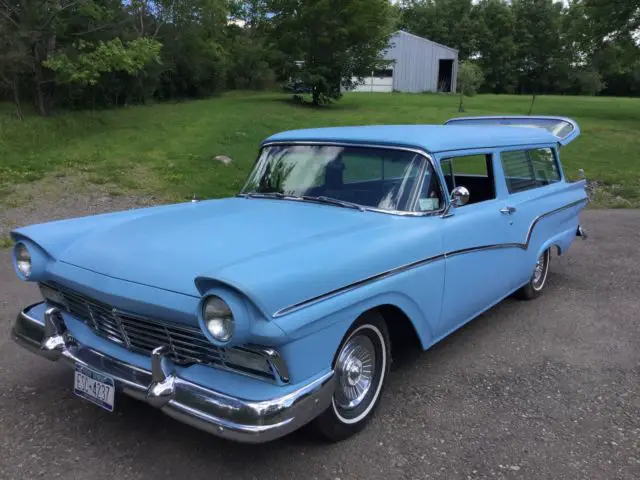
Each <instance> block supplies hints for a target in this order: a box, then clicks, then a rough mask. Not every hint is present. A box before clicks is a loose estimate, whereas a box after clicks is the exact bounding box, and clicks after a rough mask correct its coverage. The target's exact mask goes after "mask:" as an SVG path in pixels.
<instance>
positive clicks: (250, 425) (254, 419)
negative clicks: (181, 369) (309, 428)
mask: <svg viewBox="0 0 640 480" xmlns="http://www.w3.org/2000/svg"><path fill="white" fill-rule="evenodd" d="M33 306H34V305H32V306H31V307H28V308H26V309H25V310H23V311H22V312H21V313H20V314H19V315H18V318H17V320H16V323H15V325H14V326H13V329H12V331H11V336H12V338H13V339H14V340H15V341H16V342H17V343H18V344H19V345H21V346H22V347H25V348H27V349H28V350H30V351H32V352H34V353H36V354H38V355H40V356H42V357H44V358H47V359H49V360H52V361H56V360H63V361H65V362H66V363H68V364H69V365H71V366H72V367H75V365H77V364H79V365H83V366H86V367H89V368H92V369H94V370H97V371H99V372H102V373H104V374H106V375H109V376H111V377H113V379H114V383H115V386H116V389H117V390H119V391H121V392H123V393H125V394H126V395H129V396H131V397H134V398H137V399H138V400H142V401H145V402H147V403H149V404H150V405H152V406H154V407H156V408H159V409H161V410H162V411H163V412H164V413H166V414H167V415H169V416H171V417H173V418H175V419H177V420H179V421H181V422H183V423H186V424H188V425H191V426H194V427H196V428H199V429H201V430H204V431H207V432H209V433H212V434H214V435H216V436H219V437H222V438H226V439H230V440H235V441H240V442H246V443H262V442H268V441H271V440H274V439H276V438H279V437H282V436H284V435H286V434H288V433H290V432H293V431H294V430H297V429H298V428H300V427H302V426H303V425H305V424H306V423H308V422H309V421H310V420H312V419H313V418H315V417H316V416H317V415H319V414H320V413H322V411H324V410H325V409H326V408H327V407H329V405H330V404H331V398H332V396H333V392H334V375H333V372H328V373H327V374H325V375H323V376H321V377H319V378H317V379H315V380H313V381H311V382H310V383H308V384H306V385H303V386H302V387H300V388H298V389H297V390H295V391H293V392H290V393H288V394H286V395H283V396H281V397H277V398H273V399H270V400H263V401H250V400H244V399H241V398H237V397H233V396H230V395H227V394H225V393H222V392H218V391H215V390H211V389H209V388H205V387H202V386H200V385H198V384H195V383H193V382H190V381H187V380H185V379H182V378H180V376H179V375H178V374H177V373H176V370H175V367H174V364H173V363H172V362H171V360H170V359H169V358H168V357H167V354H168V353H169V348H168V347H166V346H160V347H158V348H156V349H155V350H153V352H152V355H151V371H150V372H149V371H148V370H145V369H142V368H139V367H137V366H135V365H131V364H129V363H125V362H122V361H120V360H118V359H116V358H113V357H110V356H107V355H104V354H103V353H100V352H98V351H97V350H94V349H92V348H89V347H87V346H83V345H81V344H80V343H79V342H77V340H75V339H74V338H73V337H72V336H71V335H70V334H69V332H68V331H67V328H66V326H65V324H64V320H63V318H62V316H61V315H60V313H59V311H58V310H57V309H56V308H49V309H47V310H46V311H45V314H44V318H43V319H39V318H35V317H34V316H32V315H29V313H28V312H29V310H30V309H31V308H32V307H33Z"/></svg>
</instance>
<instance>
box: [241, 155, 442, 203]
mask: <svg viewBox="0 0 640 480" xmlns="http://www.w3.org/2000/svg"><path fill="white" fill-rule="evenodd" d="M426 164H428V161H427V160H426V158H425V157H424V156H422V155H420V154H417V153H414V152H408V151H404V150H395V149H386V148H381V147H380V148H378V147H349V146H337V145H270V146H267V147H265V148H264V149H263V150H262V151H261V153H260V157H259V158H258V161H257V163H256V166H255V168H254V170H253V172H252V173H251V175H250V176H249V180H248V181H247V184H246V185H245V187H244V189H243V190H242V194H266V195H272V196H280V198H282V197H283V196H286V197H295V199H299V200H309V201H313V199H318V198H321V199H325V200H326V199H327V198H328V199H335V200H338V201H342V202H349V203H353V204H357V205H360V206H363V207H372V208H377V209H381V210H399V211H408V210H411V209H412V199H414V198H415V194H414V190H415V188H417V183H418V180H419V179H420V174H421V173H423V171H424V167H425V165H426ZM441 200H442V199H439V202H441ZM439 202H438V203H439ZM434 203H435V202H434Z"/></svg>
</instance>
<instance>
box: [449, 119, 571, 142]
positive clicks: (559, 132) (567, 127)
mask: <svg viewBox="0 0 640 480" xmlns="http://www.w3.org/2000/svg"><path fill="white" fill-rule="evenodd" d="M445 125H508V126H512V127H533V128H543V129H545V130H546V131H548V132H549V133H551V134H552V135H555V136H556V137H558V143H560V144H561V145H567V144H568V143H570V142H571V141H573V140H574V139H575V138H576V137H577V136H578V135H580V128H579V127H578V124H577V123H576V122H575V121H574V120H571V119H570V118H566V117H546V116H545V117H542V116H538V117H534V116H522V117H519V116H506V117H504V116H503V117H499V116H496V117H493V116H491V117H458V118H451V119H449V120H447V121H446V122H445Z"/></svg>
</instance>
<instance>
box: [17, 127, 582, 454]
mask: <svg viewBox="0 0 640 480" xmlns="http://www.w3.org/2000/svg"><path fill="white" fill-rule="evenodd" d="M578 134H579V129H578V126H577V124H576V123H575V122H574V121H572V120H570V119H566V118H555V117H471V118H456V119H453V120H450V121H449V122H447V123H446V125H442V126H435V125H406V126H366V127H342V128H321V129H311V130H297V131H290V132H284V133H280V134H277V135H274V136H272V137H270V138H268V139H267V140H265V141H264V142H263V143H262V145H261V149H260V152H259V156H258V159H257V162H256V164H255V167H254V169H253V172H252V173H251V175H250V176H249V178H248V181H247V183H246V185H245V186H244V188H243V189H242V191H241V192H240V193H239V194H238V196H237V197H235V198H225V199H219V200H208V201H201V202H190V203H184V204H179V205H169V206H159V207H154V208H144V209H140V210H133V211H128V212H122V213H112V214H106V215H96V216H91V217H86V218H77V219H71V220H63V221H56V222H51V223H46V224H41V225H33V226H29V227H25V228H19V229H17V230H15V231H14V232H12V238H13V240H14V241H15V248H14V266H15V270H16V272H17V275H18V276H19V277H20V278H21V279H22V280H25V281H30V282H37V283H38V285H39V287H40V290H41V292H42V296H43V297H44V301H43V302H42V303H38V304H35V305H31V306H29V307H27V308H25V309H24V310H23V311H22V313H20V314H19V316H18V318H17V321H16V323H15V325H14V327H13V330H12V336H13V338H14V339H15V340H16V341H17V342H18V343H19V344H20V345H22V346H24V347H26V348H28V349H30V350H32V351H33V352H35V353H37V354H39V355H41V356H43V357H45V358H48V359H50V360H58V359H60V360H63V361H65V362H66V363H68V364H69V365H71V366H72V367H73V368H74V372H75V375H74V385H73V389H74V392H75V393H76V394H77V395H78V396H80V397H82V398H84V399H86V400H88V401H90V402H94V403H96V404H98V405H100V406H101V407H103V408H105V409H107V410H113V408H114V402H115V401H116V400H117V397H116V396H115V392H116V391H117V392H123V393H125V394H127V395H130V396H132V397H135V398H137V399H140V400H143V401H145V402H148V403H149V404H150V405H152V406H154V407H157V408H159V409H161V410H162V411H163V412H165V413H166V414H168V415H170V416H171V417H174V418H176V419H178V420H180V421H182V422H185V423H187V424H190V425H193V426H195V427H198V428H201V429H204V430H206V431H208V432H211V433H213V434H215V435H219V436H221V437H224V438H228V439H233V440H238V441H244V442H264V441H268V440H272V439H275V438H278V437H280V436H282V435H285V434H287V433H289V432H291V431H293V430H295V429H298V428H299V427H301V426H303V425H305V424H307V423H310V422H311V424H312V425H313V426H314V427H315V429H316V430H317V431H318V432H320V433H321V434H322V435H324V437H326V438H328V439H330V440H334V441H335V440H340V439H343V438H346V437H348V436H349V435H352V434H353V433H355V432H357V431H359V430H360V429H361V428H362V427H363V426H364V425H365V423H366V422H367V421H368V420H369V418H370V417H371V416H372V413H373V411H374V409H375V407H376V406H377V404H378V403H379V401H380V395H381V392H382V390H383V387H384V384H385V382H386V380H387V376H388V373H389V364H390V362H391V353H392V352H393V350H394V349H395V348H398V347H399V345H401V343H402V342H403V341H410V340H411V339H413V340H415V341H417V342H418V343H419V345H420V346H421V347H422V348H423V349H428V348H429V347H430V346H432V345H433V344H435V343H436V342H438V341H439V340H440V339H442V338H444V337H446V336H447V335H448V334H449V333H451V332H453V331H454V330H456V329H458V328H460V327H461V326H462V325H464V324H465V323H467V322H469V321H470V320H471V319H473V318H474V317H476V316H477V315H479V314H480V313H482V312H484V311H485V310H487V309H488V308H490V307H491V306H492V305H495V304H496V303H497V302H500V301H501V300H502V299H504V298H505V297H507V296H508V295H511V294H514V293H515V294H516V295H517V296H518V297H521V298H524V299H531V298H534V297H537V296H538V295H540V293H541V292H542V291H543V289H544V287H545V284H546V280H547V274H548V271H549V262H550V257H551V253H552V252H553V251H557V253H558V254H561V253H562V252H564V251H565V250H567V248H569V246H570V245H571V243H572V242H573V240H574V239H575V237H576V236H584V232H583V230H582V228H581V226H580V224H579V213H580V211H581V210H582V209H583V208H584V207H585V205H586V203H587V195H586V193H585V181H584V180H580V181H576V182H569V181H567V180H566V178H565V174H564V172H563V170H562V167H561V165H560V152H559V148H560V146H561V145H565V144H567V143H568V142H570V141H571V140H572V139H574V138H575V137H576V136H578Z"/></svg>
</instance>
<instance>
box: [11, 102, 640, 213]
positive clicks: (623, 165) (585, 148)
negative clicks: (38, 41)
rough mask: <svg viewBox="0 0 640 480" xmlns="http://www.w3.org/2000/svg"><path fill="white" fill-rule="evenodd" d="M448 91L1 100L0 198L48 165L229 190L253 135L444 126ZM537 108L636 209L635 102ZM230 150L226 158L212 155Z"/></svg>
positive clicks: (452, 105)
mask: <svg viewBox="0 0 640 480" xmlns="http://www.w3.org/2000/svg"><path fill="white" fill-rule="evenodd" d="M530 100H531V99H530V97H527V96H516V95H480V96H476V97H473V98H467V99H465V107H466V113H465V114H466V115H485V114H490V115H491V114H526V113H527V111H528V108H529V103H530ZM457 104H458V99H457V97H455V96H448V95H435V94H421V95H411V94H395V93H394V94H357V93H352V94H349V95H347V96H346V97H345V98H344V99H343V100H342V101H341V102H339V103H337V104H335V105H333V106H331V107H328V108H321V109H316V108H310V107H306V106H300V105H296V104H293V103H291V102H290V101H289V97H288V96H285V95H281V94H275V93H270V94H259V93H246V92H233V93H229V94H226V95H224V96H222V97H219V98H212V99H209V100H202V101H192V102H186V103H172V104H168V103H165V104H157V105H153V106H146V107H145V106H139V107H133V108H124V109H118V110H108V111H98V112H74V113H65V114H60V115H58V116H57V117H55V118H39V117H35V116H33V117H29V118H27V119H26V120H25V121H23V122H18V121H16V120H13V119H12V118H11V117H10V116H9V115H8V113H7V112H8V111H9V109H8V106H7V105H2V106H0V199H1V198H2V196H3V192H4V198H5V199H6V198H7V195H8V192H10V191H11V189H12V186H13V185H15V184H19V183H24V182H29V181H33V180H36V179H39V178H42V177H43V176H45V175H47V174H51V173H55V174H56V175H60V174H65V172H74V171H82V172H84V173H85V174H86V175H87V178H88V179H89V182H94V183H96V184H113V185H116V186H118V188H124V189H136V190H139V191H144V192H148V191H151V190H153V191H154V192H155V193H156V194H158V195H160V196H161V197H164V198H166V199H169V200H179V199H184V198H189V197H191V195H193V194H194V193H195V194H196V195H198V196H199V197H203V198H204V197H219V196H226V195H233V194H235V193H236V192H237V191H238V190H239V189H240V188H241V186H242V184H243V183H244V180H245V178H246V176H247V174H248V172H249V170H250V169H251V167H252V165H253V162H254V160H255V157H256V153H257V149H258V144H259V142H260V141H261V140H262V139H264V138H265V137H267V136H268V135H270V134H272V133H275V132H278V131H282V130H287V129H294V128H304V127H317V126H330V125H361V124H382V123H396V124H397V123H442V122H443V121H444V120H446V119H447V118H450V117H452V116H455V115H457ZM534 113H535V114H557V115H566V116H569V117H572V118H574V119H576V120H577V121H578V123H579V124H580V126H581V129H582V136H581V137H580V138H579V139H578V140H576V141H575V142H574V143H572V144H571V145H570V146H568V147H567V148H565V149H563V151H562V159H563V164H564V167H565V171H566V172H567V174H568V175H569V176H570V177H574V178H575V177H577V172H578V169H579V168H583V169H584V170H585V172H586V174H587V177H588V178H590V179H595V180H598V181H600V182H602V185H603V189H602V190H601V192H602V193H601V194H600V195H599V196H598V197H597V203H599V204H601V205H613V206H640V99H628V98H604V97H569V96H566V97H561V96H542V97H539V98H538V99H537V101H536V105H535V108H534ZM216 155H228V156H230V157H232V158H233V160H234V162H233V163H232V164H231V165H228V166H226V165H223V164H221V163H219V162H216V161H215V160H214V157H215V156H216Z"/></svg>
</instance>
